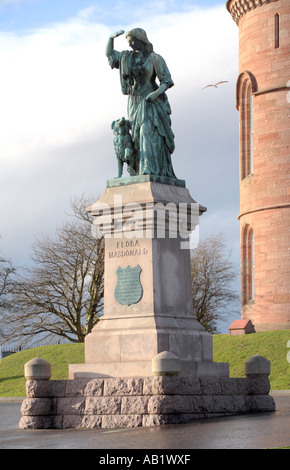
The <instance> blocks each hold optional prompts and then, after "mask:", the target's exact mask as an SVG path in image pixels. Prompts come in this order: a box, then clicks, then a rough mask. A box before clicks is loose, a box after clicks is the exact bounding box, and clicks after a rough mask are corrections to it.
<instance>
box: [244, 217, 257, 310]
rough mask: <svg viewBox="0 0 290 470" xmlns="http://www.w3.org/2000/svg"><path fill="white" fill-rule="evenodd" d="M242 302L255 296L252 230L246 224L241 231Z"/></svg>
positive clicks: (246, 301)
mask: <svg viewBox="0 0 290 470" xmlns="http://www.w3.org/2000/svg"><path fill="white" fill-rule="evenodd" d="M241 271H242V272H241V274H242V304H243V305H245V304H246V303H248V302H249V301H250V300H252V299H254V298H255V250H254V231H253V229H252V228H251V227H250V225H248V224H246V225H245V226H244V228H243V232H242V263H241Z"/></svg>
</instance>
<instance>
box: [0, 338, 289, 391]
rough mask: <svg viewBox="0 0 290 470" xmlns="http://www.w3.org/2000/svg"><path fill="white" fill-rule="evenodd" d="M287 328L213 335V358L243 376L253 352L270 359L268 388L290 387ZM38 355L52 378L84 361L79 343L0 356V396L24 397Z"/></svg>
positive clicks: (65, 374)
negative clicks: (47, 364) (28, 367)
mask: <svg viewBox="0 0 290 470" xmlns="http://www.w3.org/2000/svg"><path fill="white" fill-rule="evenodd" d="M289 340H290V330H280V331H269V332H265V333H255V334H251V335H245V336H229V335H215V336H214V337H213V344H214V361H215V362H229V364H230V376H231V377H244V362H245V361H246V360H247V359H249V358H250V357H251V356H253V355H255V354H260V355H261V356H265V357H266V358H267V359H270V361H271V375H270V381H271V388H272V390H288V389H290V364H289V363H288V362H287V352H288V351H290V349H289V348H288V349H287V342H288V341H289ZM35 357H41V358H42V359H45V360H46V361H48V362H50V364H51V365H52V377H51V378H52V379H54V380H60V379H67V378H68V364H81V363H83V362H85V357H84V345H83V344H59V345H54V346H42V347H39V348H33V349H28V350H26V351H22V352H19V353H16V354H13V355H12V356H9V357H6V358H5V359H2V361H1V363H0V397H12V396H25V378H24V364H25V363H26V362H28V361H30V359H33V358H35Z"/></svg>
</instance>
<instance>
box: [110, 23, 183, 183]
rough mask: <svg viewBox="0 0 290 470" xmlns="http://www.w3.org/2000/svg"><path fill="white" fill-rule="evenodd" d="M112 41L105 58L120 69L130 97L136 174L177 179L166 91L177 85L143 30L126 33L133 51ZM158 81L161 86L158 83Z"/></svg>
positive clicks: (137, 29) (113, 66) (123, 91)
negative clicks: (172, 157)
mask: <svg viewBox="0 0 290 470" xmlns="http://www.w3.org/2000/svg"><path fill="white" fill-rule="evenodd" d="M121 34H124V31H118V32H116V33H114V34H112V35H111V36H110V38H109V41H108V44H107V48H106V56H107V57H108V59H109V64H110V66H111V67H112V68H117V69H119V70H120V80H121V87H122V93H123V94H124V95H129V98H128V118H129V121H130V123H131V129H132V140H133V144H134V148H135V152H136V174H137V175H146V174H149V175H157V176H167V177H170V178H176V176H175V174H174V171H173V167H172V162H171V154H172V153H173V151H174V148H175V147H174V134H173V132H172V129H171V119H170V114H171V108H170V104H169V102H168V98H167V95H166V93H165V91H166V90H167V89H168V88H171V87H172V86H173V85H174V83H173V81H172V79H171V75H170V72H169V70H168V68H167V65H166V63H165V60H164V59H163V58H162V57H161V56H160V55H158V54H156V53H155V52H153V46H152V44H151V43H150V42H149V41H148V38H147V34H146V32H145V31H144V30H143V29H141V28H136V29H132V30H131V31H129V32H128V33H127V34H126V38H127V40H128V42H129V46H130V47H131V48H132V49H133V51H122V52H118V51H115V50H114V39H115V38H116V37H118V36H120V35H121ZM156 78H157V79H158V81H159V86H158V85H157V83H156Z"/></svg>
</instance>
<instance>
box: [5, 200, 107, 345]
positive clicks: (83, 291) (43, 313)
mask: <svg viewBox="0 0 290 470" xmlns="http://www.w3.org/2000/svg"><path fill="white" fill-rule="evenodd" d="M91 203H92V201H91V200H90V201H89V199H88V197H85V196H82V197H81V198H80V199H75V200H74V201H73V202H72V204H71V207H72V210H73V214H72V216H73V217H72V219H71V220H70V221H69V222H66V223H65V224H63V225H62V226H61V227H60V228H58V229H57V230H56V233H55V234H54V235H52V236H50V235H43V236H42V237H41V238H39V239H38V240H37V241H36V242H35V243H34V246H33V255H32V259H33V261H34V264H33V266H32V267H31V268H26V269H24V270H22V272H23V273H22V274H21V275H18V277H17V278H16V282H15V285H14V293H13V301H14V305H16V306H17V309H16V312H10V314H8V315H7V314H6V315H5V318H4V320H5V321H4V325H5V331H6V338H7V339H8V338H9V339H10V340H11V339H13V341H14V342H15V341H17V340H18V341H21V343H22V344H26V343H29V344H30V345H32V344H36V343H37V342H39V341H41V342H51V341H54V342H55V340H56V339H57V338H58V339H60V338H62V339H63V340H68V341H72V342H83V341H84V338H85V336H86V335H87V334H89V333H90V332H91V331H92V329H93V327H94V326H95V325H96V324H97V322H98V321H99V317H100V315H101V314H102V309H103V294H104V259H103V258H104V242H103V239H96V238H95V237H93V236H92V234H91V222H92V221H91V218H90V216H89V215H88V214H87V213H86V211H85V208H86V207H88V206H89V205H91Z"/></svg>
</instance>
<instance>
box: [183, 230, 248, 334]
mask: <svg viewBox="0 0 290 470" xmlns="http://www.w3.org/2000/svg"><path fill="white" fill-rule="evenodd" d="M230 257H231V253H228V252H227V250H226V247H225V238H224V236H223V234H219V235H216V236H210V237H207V238H205V239H204V240H201V241H200V243H199V245H198V247H197V248H196V249H195V250H192V252H191V271H192V297H193V308H194V312H195V314H196V315H197V319H198V321H199V322H200V323H201V324H202V325H203V326H204V327H205V329H206V330H207V331H208V332H210V333H217V332H218V327H217V322H218V321H220V320H223V319H224V318H225V317H226V316H227V315H228V314H233V313H234V311H235V309H236V308H237V304H236V302H237V301H238V300H239V295H238V294H237V293H236V292H235V290H234V289H233V284H232V283H233V281H234V280H235V279H236V278H237V275H238V270H237V269H236V268H235V266H234V265H233V263H232V262H231V260H230Z"/></svg>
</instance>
